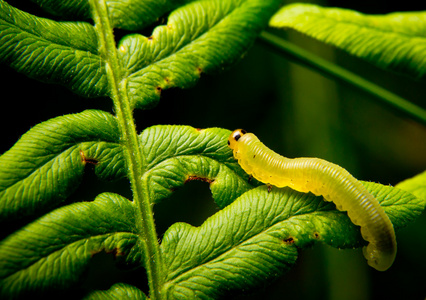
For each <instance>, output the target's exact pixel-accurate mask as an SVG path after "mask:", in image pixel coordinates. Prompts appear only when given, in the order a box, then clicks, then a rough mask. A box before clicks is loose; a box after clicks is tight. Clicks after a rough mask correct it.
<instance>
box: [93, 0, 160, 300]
mask: <svg viewBox="0 0 426 300" xmlns="http://www.w3.org/2000/svg"><path fill="white" fill-rule="evenodd" d="M91 5H92V13H93V19H94V21H95V26H96V29H97V32H98V33H99V37H100V43H101V47H100V52H101V53H102V54H103V56H104V59H105V60H106V62H107V66H106V68H107V74H108V81H109V84H110V89H111V98H112V100H113V103H114V109H115V112H116V116H117V119H118V123H119V126H120V131H121V132H120V133H121V141H122V143H123V145H124V146H125V147H124V148H125V149H126V150H125V158H126V165H127V169H128V177H129V179H130V183H131V187H132V192H133V201H134V202H135V204H136V205H137V207H138V208H139V213H140V215H139V217H138V218H137V222H138V223H137V224H136V227H137V231H138V233H139V235H140V236H141V239H142V240H143V241H144V242H145V251H146V253H145V268H146V271H147V275H148V280H149V289H150V297H151V299H153V300H158V299H161V298H162V297H161V294H160V291H161V286H162V279H163V276H162V275H163V272H162V269H163V268H162V267H163V262H162V257H161V252H160V247H159V243H158V239H157V232H156V228H155V223H154V217H153V212H152V208H151V204H150V201H149V195H148V190H147V187H146V184H144V182H143V180H142V175H143V167H144V166H143V161H142V159H143V158H142V153H141V150H140V149H141V148H140V145H139V139H138V135H137V132H136V126H135V123H134V120H133V112H132V108H131V106H130V103H129V99H128V97H127V91H126V81H125V79H124V78H123V76H122V70H121V67H120V64H119V59H118V55H117V48H116V44H115V40H114V35H113V28H112V27H111V24H110V22H109V18H108V12H107V7H106V5H105V0H91Z"/></svg>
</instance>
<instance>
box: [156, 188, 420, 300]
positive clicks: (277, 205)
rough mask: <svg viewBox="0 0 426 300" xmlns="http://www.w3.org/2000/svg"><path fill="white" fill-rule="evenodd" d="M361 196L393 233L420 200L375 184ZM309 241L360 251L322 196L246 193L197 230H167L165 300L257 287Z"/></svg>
mask: <svg viewBox="0 0 426 300" xmlns="http://www.w3.org/2000/svg"><path fill="white" fill-rule="evenodd" d="M365 185H366V187H367V189H368V190H369V191H370V192H371V193H372V194H373V195H374V196H375V197H377V199H378V201H379V202H381V204H382V205H383V206H384V209H385V211H386V213H387V214H388V215H389V217H390V219H391V221H392V223H393V224H394V227H395V229H396V230H397V229H399V228H401V227H403V226H405V225H407V223H409V222H412V221H413V220H414V219H415V218H417V217H418V216H419V215H420V213H421V212H422V211H423V209H424V207H425V205H426V201H425V200H421V199H418V198H415V197H414V196H413V195H411V194H409V193H408V192H404V191H402V190H399V189H396V188H392V187H388V186H383V185H380V184H375V183H366V184H365ZM316 242H323V243H326V244H329V245H331V246H333V247H336V248H352V247H359V246H360V245H364V244H365V241H364V240H363V239H362V238H361V235H360V232H359V227H357V226H355V225H354V224H352V223H351V221H350V219H349V218H348V217H347V215H346V213H344V212H340V211H337V210H336V209H335V206H334V204H332V203H329V202H324V201H323V199H322V197H315V196H313V195H312V194H310V193H309V194H303V193H299V192H296V191H293V190H291V189H290V188H282V189H277V188H273V189H272V191H271V192H268V189H267V187H266V186H262V187H259V188H256V189H253V190H251V191H249V192H247V193H245V194H243V195H242V196H241V197H240V198H238V199H237V200H236V201H234V202H233V203H232V204H230V205H229V206H228V207H226V208H224V209H223V210H222V211H220V212H218V213H216V214H215V215H214V216H212V217H210V218H209V219H208V220H206V221H205V222H204V223H203V224H202V225H201V226H200V227H193V226H191V225H188V224H185V223H177V224H174V225H173V226H172V227H170V229H169V230H168V231H167V232H166V233H165V235H164V240H163V244H162V251H163V254H164V258H165V263H166V266H167V270H166V274H167V282H166V284H165V287H164V292H165V293H167V296H168V297H169V299H194V298H202V299H216V298H217V297H218V296H219V295H221V294H223V293H224V292H225V291H229V290H235V289H241V288H246V287H247V286H256V285H260V284H264V283H265V282H267V281H269V280H272V279H273V278H275V277H276V276H278V275H280V274H283V273H284V272H286V271H287V270H289V268H291V266H292V265H293V264H294V263H295V261H296V259H297V256H298V251H299V250H300V249H302V248H306V247H309V246H311V245H312V244H314V243H316Z"/></svg>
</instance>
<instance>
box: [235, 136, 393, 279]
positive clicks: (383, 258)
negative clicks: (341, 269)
mask: <svg viewBox="0 0 426 300" xmlns="http://www.w3.org/2000/svg"><path fill="white" fill-rule="evenodd" d="M228 145H229V147H230V148H231V149H232V150H233V152H234V157H235V158H236V159H237V160H238V163H239V164H240V165H241V167H242V168H243V169H244V171H246V172H247V173H248V174H250V175H252V176H253V177H254V178H256V179H257V180H259V181H261V182H263V183H266V184H269V185H274V186H276V187H285V186H288V187H291V188H292V189H294V190H296V191H299V192H303V193H307V192H312V193H313V194H315V195H317V196H320V195H321V196H323V197H324V199H325V200H326V201H333V202H334V203H335V204H336V207H337V209H339V210H341V211H347V213H348V216H349V218H350V219H351V221H352V222H353V223H354V224H356V225H359V226H361V235H362V237H363V238H364V239H365V240H366V241H368V242H369V244H368V245H367V246H366V247H364V249H363V253H364V256H365V258H366V259H367V261H368V264H369V265H370V266H372V267H373V268H375V269H376V270H379V271H385V270H387V269H388V268H389V267H390V266H391V265H392V263H393V261H394V259H395V255H396V239H395V231H394V229H393V225H392V223H391V221H390V220H389V218H388V216H387V215H386V213H385V212H384V210H383V208H382V207H381V206H380V204H379V202H378V201H377V199H376V198H374V197H373V196H372V195H371V194H370V193H369V192H368V191H367V189H366V188H365V187H364V185H363V184H362V183H361V182H360V181H358V180H357V179H355V178H354V177H353V176H352V175H351V174H349V172H348V171H346V170H345V169H344V168H342V167H340V166H338V165H335V164H333V163H330V162H328V161H325V160H323V159H319V158H304V157H302V158H295V159H289V158H286V157H283V156H281V155H279V154H277V153H275V152H274V151H272V150H271V149H269V148H268V147H266V146H265V145H264V144H262V142H261V141H259V139H258V138H257V137H256V136H255V135H254V134H252V133H247V132H246V131H244V130H241V129H237V130H235V131H234V132H232V134H231V135H230V136H229V139H228Z"/></svg>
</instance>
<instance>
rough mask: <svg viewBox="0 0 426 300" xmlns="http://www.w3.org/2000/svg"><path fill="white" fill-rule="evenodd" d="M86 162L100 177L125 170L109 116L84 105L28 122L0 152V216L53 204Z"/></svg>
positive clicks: (76, 181) (74, 184)
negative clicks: (73, 111)
mask: <svg viewBox="0 0 426 300" xmlns="http://www.w3.org/2000/svg"><path fill="white" fill-rule="evenodd" d="M87 163H91V164H94V165H95V173H96V174H97V175H98V176H99V177H100V178H101V179H104V180H112V179H117V178H120V177H123V176H124V175H125V173H124V172H125V168H124V160H123V157H122V148H121V146H120V144H119V135H118V127H117V124H116V120H115V118H114V117H113V116H112V115H110V114H108V113H106V112H103V111H99V110H87V111H84V112H82V113H78V114H73V115H66V116H62V117H57V118H54V119H51V120H49V121H46V122H43V123H41V124H39V125H37V126H35V127H33V128H32V129H31V130H30V131H29V132H28V133H26V134H24V135H23V136H22V137H21V139H20V140H19V141H18V142H17V143H16V144H15V145H14V146H13V147H12V148H11V149H10V150H9V151H7V152H6V153H4V154H3V155H2V156H0V220H5V219H13V218H19V217H22V216H28V215H33V214H36V213H38V212H40V211H45V210H46V209H47V208H50V207H52V206H56V205H57V204H58V203H60V202H61V201H63V200H64V199H65V198H66V197H68V196H69V195H70V194H71V193H72V192H73V191H74V190H75V189H76V188H77V187H78V185H79V183H80V180H81V178H82V176H83V173H84V169H85V165H86V164H87Z"/></svg>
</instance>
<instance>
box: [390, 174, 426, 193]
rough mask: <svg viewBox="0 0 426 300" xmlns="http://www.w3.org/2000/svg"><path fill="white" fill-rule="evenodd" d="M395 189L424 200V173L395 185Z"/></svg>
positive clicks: (425, 178) (425, 180) (425, 183)
mask: <svg viewBox="0 0 426 300" xmlns="http://www.w3.org/2000/svg"><path fill="white" fill-rule="evenodd" d="M396 187H397V188H400V189H401V190H404V191H408V192H410V193H412V194H413V195H415V196H416V197H419V198H422V199H425V200H426V171H424V172H423V173H420V174H418V175H416V176H414V177H413V178H409V179H406V180H404V181H401V182H400V183H398V184H397V185H396Z"/></svg>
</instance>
